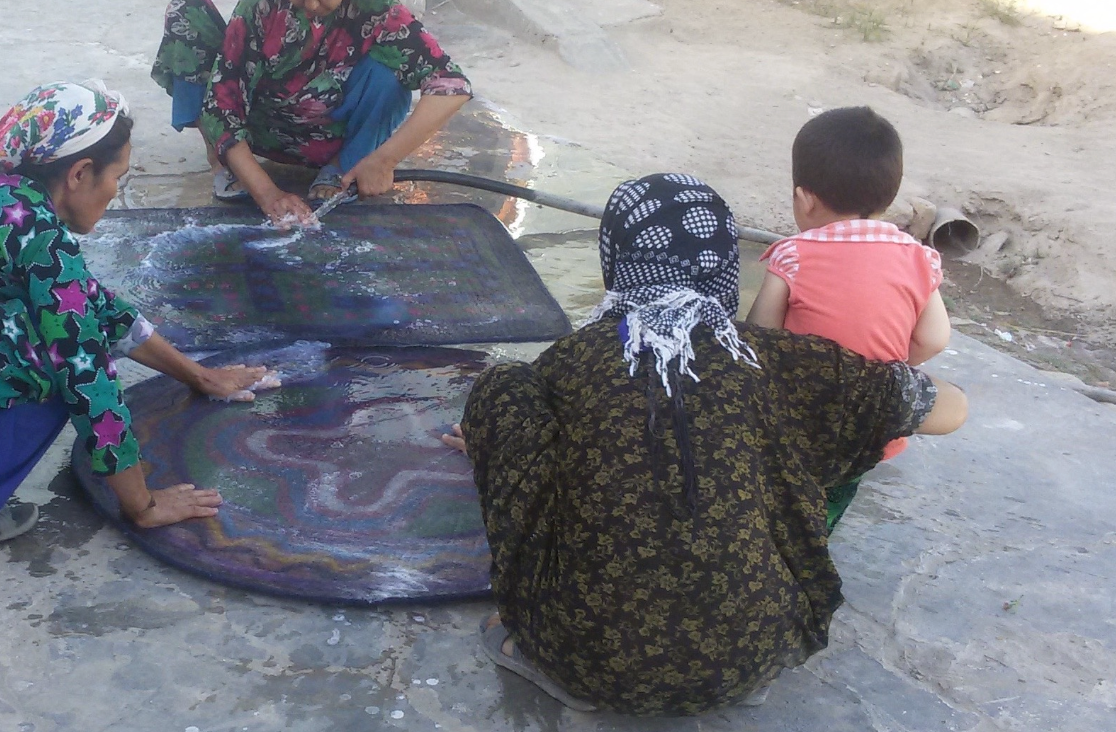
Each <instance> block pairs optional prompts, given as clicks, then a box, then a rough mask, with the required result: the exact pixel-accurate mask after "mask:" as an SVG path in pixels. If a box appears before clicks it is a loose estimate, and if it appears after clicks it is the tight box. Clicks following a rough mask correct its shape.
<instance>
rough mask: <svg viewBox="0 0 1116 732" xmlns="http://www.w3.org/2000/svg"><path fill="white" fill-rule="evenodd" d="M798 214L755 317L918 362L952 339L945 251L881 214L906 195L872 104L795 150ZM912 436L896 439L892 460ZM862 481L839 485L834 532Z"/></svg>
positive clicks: (824, 123) (888, 131) (891, 136)
mask: <svg viewBox="0 0 1116 732" xmlns="http://www.w3.org/2000/svg"><path fill="white" fill-rule="evenodd" d="M791 160H792V175H793V179H794V199H793V208H794V221H795V223H796V224H797V225H798V228H799V231H800V232H801V233H800V234H798V236H793V237H790V238H788V239H784V240H782V241H780V242H776V243H775V244H773V245H772V246H771V248H770V249H768V250H767V251H766V252H765V253H764V255H763V256H762V257H761V259H763V260H767V263H768V264H767V274H766V276H765V277H764V280H763V284H762V285H761V286H760V291H759V294H758V295H756V300H755V302H754V303H753V304H752V309H751V311H750V312H749V313H748V322H749V323H755V324H756V325H762V326H766V327H768V328H786V329H787V330H790V331H793V332H795V333H805V334H813V335H819V336H824V337H825V338H829V339H830V340H834V341H837V342H838V343H840V344H841V345H842V346H844V347H845V348H848V349H849V350H852V351H856V352H857V353H859V354H860V355H862V356H865V357H867V358H871V359H876V360H880V361H906V362H907V363H909V364H911V365H912V366H913V365H917V364H920V363H922V362H923V361H925V360H927V359H929V358H930V357H932V356H934V355H936V354H938V353H939V352H941V350H942V349H943V348H945V346H946V344H947V343H948V342H949V335H950V327H949V315H948V314H947V313H946V309H945V304H944V303H943V302H942V296H941V294H940V293H939V292H938V285H940V284H941V281H942V263H941V258H940V257H939V255H938V252H937V251H935V250H934V249H932V248H930V247H927V246H923V245H922V244H921V243H919V242H918V241H917V240H916V239H914V238H913V237H911V236H909V235H907V234H905V233H903V232H902V231H900V230H899V228H898V227H896V226H895V225H894V224H890V223H887V222H884V221H879V220H876V219H877V217H878V216H880V215H881V214H882V213H883V212H884V211H885V210H886V209H887V207H888V206H890V205H891V202H892V201H893V200H895V195H896V194H897V193H898V192H899V184H900V182H901V181H902V178H903V145H902V142H901V141H900V139H899V133H898V132H896V131H895V128H894V127H892V126H891V124H890V123H889V122H888V121H887V120H885V119H884V118H883V117H881V116H879V115H878V114H876V113H875V112H874V111H872V110H871V109H869V108H868V107H846V108H842V109H833V110H830V111H828V112H825V113H823V114H820V115H818V116H817V117H815V118H813V119H812V120H810V121H809V122H807V123H806V124H805V125H804V126H803V127H802V129H801V130H800V131H799V133H798V135H797V136H796V137H795V140H794V146H793V148H792V150H791ZM905 447H906V439H900V440H896V441H894V442H892V443H891V444H889V445H888V446H887V449H886V450H885V451H884V454H883V458H882V459H884V460H886V459H888V458H891V457H894V456H895V455H898V454H899V453H900V452H902V451H903V449H904V448H905ZM859 482H860V481H859V479H858V480H856V481H853V482H852V483H848V484H845V485H843V486H834V487H831V488H830V489H829V491H828V496H827V497H828V498H829V502H830V506H829V508H830V512H829V528H830V530H832V528H833V526H835V525H836V523H837V520H838V519H840V517H841V514H843V513H844V510H845V508H847V507H848V504H849V503H850V502H851V501H852V498H853V496H854V495H855V494H856V487H857V484H858V483H859Z"/></svg>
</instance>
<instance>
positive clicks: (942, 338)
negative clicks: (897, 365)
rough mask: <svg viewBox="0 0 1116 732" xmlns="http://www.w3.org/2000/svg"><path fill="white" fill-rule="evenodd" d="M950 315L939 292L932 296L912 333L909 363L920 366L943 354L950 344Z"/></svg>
mask: <svg viewBox="0 0 1116 732" xmlns="http://www.w3.org/2000/svg"><path fill="white" fill-rule="evenodd" d="M949 332H950V327H949V313H947V312H946V307H945V303H944V302H942V295H941V293H939V292H938V291H937V290H934V294H933V295H931V296H930V300H929V301H928V302H927V303H926V307H925V308H923V310H922V315H920V316H918V322H917V323H915V328H914V333H911V347H910V353H909V355H908V356H907V363H909V364H910V365H911V366H918V365H919V364H920V363H922V362H923V361H928V360H930V359H931V358H933V357H934V356H937V355H938V354H939V353H941V352H942V349H944V348H945V347H946V346H947V345H948V344H949Z"/></svg>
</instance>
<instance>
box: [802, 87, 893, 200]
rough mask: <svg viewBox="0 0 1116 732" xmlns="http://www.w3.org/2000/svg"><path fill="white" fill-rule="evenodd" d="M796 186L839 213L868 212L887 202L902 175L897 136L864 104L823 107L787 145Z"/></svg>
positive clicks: (885, 121) (891, 128) (888, 125)
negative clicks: (789, 150) (790, 145)
mask: <svg viewBox="0 0 1116 732" xmlns="http://www.w3.org/2000/svg"><path fill="white" fill-rule="evenodd" d="M791 167H792V176H793V178H794V185H795V187H796V188H798V187H802V188H803V189H805V190H807V191H809V192H811V193H813V194H814V195H815V196H817V197H818V198H819V199H820V200H821V202H822V203H824V204H825V205H826V206H828V207H829V208H830V209H832V210H833V211H834V212H836V213H839V214H844V215H848V214H855V215H857V216H859V217H861V218H868V217H869V216H871V215H873V214H878V213H880V212H882V211H883V210H884V209H886V208H887V207H888V206H890V205H891V202H892V201H894V200H895V196H896V194H897V193H899V184H900V183H901V182H902V180H903V142H902V141H901V140H900V139H899V133H898V132H896V131H895V128H894V127H892V126H891V123H890V122H888V121H887V120H886V119H884V118H883V117H881V116H880V115H878V114H876V113H875V112H873V111H872V110H871V109H870V108H868V107H842V108H840V109H831V110H829V111H828V112H823V113H822V114H819V115H818V116H817V117H814V118H813V119H812V120H810V121H809V122H807V123H806V124H805V125H803V126H802V129H801V130H799V131H798V136H797V137H795V138H794V146H793V147H792V148H791Z"/></svg>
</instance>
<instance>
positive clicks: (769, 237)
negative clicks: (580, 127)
mask: <svg viewBox="0 0 1116 732" xmlns="http://www.w3.org/2000/svg"><path fill="white" fill-rule="evenodd" d="M395 181H396V182H397V183H401V182H405V181H426V182H430V183H451V184H453V185H458V186H465V187H466V188H478V189H480V190H482V191H490V192H492V193H499V194H501V195H504V196H512V197H513V198H522V199H523V200H525V201H530V202H531V203H537V204H539V205H540V206H547V207H548V208H556V209H558V210H560V211H569V212H570V213H575V214H580V215H582V216H588V217H589V218H591V219H600V218H601V216H603V215H604V207H603V206H591V205H589V204H587V203H582V202H581V201H575V200H573V199H572V198H566V197H564V196H555V195H553V194H550V193H546V192H544V191H536V190H535V189H533V188H525V187H524V186H517V185H515V184H513V183H508V182H507V181H502V180H492V179H491V178H482V177H481V176H479V175H469V174H468V173H452V172H450V171H448V170H426V169H422V168H405V169H398V170H396V171H395ZM736 228H737V237H738V238H740V239H745V240H747V241H754V242H759V243H761V244H773V243H774V242H777V241H779V240H780V239H782V238H784V237H783V236H782V235H780V234H776V233H774V232H772V231H765V230H763V229H753V228H752V227H750V226H740V225H737V227H736Z"/></svg>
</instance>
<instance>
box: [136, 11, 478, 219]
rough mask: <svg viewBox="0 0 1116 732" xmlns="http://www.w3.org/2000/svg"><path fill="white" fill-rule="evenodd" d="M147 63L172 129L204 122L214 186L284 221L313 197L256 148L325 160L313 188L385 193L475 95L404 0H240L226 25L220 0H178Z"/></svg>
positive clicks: (287, 157) (273, 155) (282, 156)
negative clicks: (293, 186) (281, 178)
mask: <svg viewBox="0 0 1116 732" xmlns="http://www.w3.org/2000/svg"><path fill="white" fill-rule="evenodd" d="M151 75H152V78H154V79H155V80H156V81H157V82H158V83H159V84H160V85H161V86H162V87H163V88H165V89H166V90H167V92H168V93H170V94H171V96H172V98H173V112H172V117H173V119H172V123H173V124H174V125H175V127H176V128H178V129H179V130H181V129H182V128H183V127H193V126H197V127H199V128H200V130H201V133H202V136H203V137H204V138H205V140H206V144H207V146H208V147H209V149H210V153H211V162H212V163H213V164H214V167H215V171H214V172H215V181H214V183H215V188H214V191H215V193H216V194H217V195H218V197H219V198H230V197H234V196H237V195H238V194H239V195H241V196H243V195H245V193H246V194H247V195H250V196H251V197H252V198H253V199H254V200H255V201H256V203H257V204H259V206H260V208H261V209H263V210H264V212H265V213H267V214H268V216H270V217H271V218H272V219H276V220H278V219H281V218H283V217H285V216H289V215H294V216H296V217H298V218H300V219H303V220H308V219H309V217H310V209H309V207H308V206H307V204H306V203H305V201H303V199H302V197H301V196H298V195H296V194H293V193H288V192H285V191H283V190H281V189H280V188H279V187H278V186H276V185H275V183H274V181H272V180H271V177H270V176H269V175H268V174H267V172H266V171H265V170H264V169H263V168H262V167H261V166H260V165H259V163H258V162H257V161H256V158H255V156H256V155H259V156H262V157H265V158H269V159H271V160H275V161H278V162H282V163H294V164H301V165H308V166H312V167H318V168H320V169H321V170H320V172H319V175H318V177H317V178H316V179H315V181H314V184H313V185H312V186H311V190H310V196H311V198H323V197H328V196H330V195H332V194H334V193H336V192H337V191H338V190H339V189H341V188H348V187H349V186H350V185H352V184H354V183H355V184H356V186H357V188H358V190H359V192H360V193H361V195H364V196H372V195H377V194H380V193H383V192H385V191H387V190H389V189H390V188H391V186H392V173H393V171H394V169H395V167H396V165H398V164H399V162H400V161H401V160H403V158H405V157H406V156H407V155H409V154H410V153H411V152H412V151H414V150H415V149H416V148H417V147H418V146H419V145H421V144H422V143H423V142H425V141H426V140H427V139H429V138H430V136H431V135H433V134H434V133H435V132H437V131H438V130H439V129H440V128H441V127H442V125H444V124H445V123H446V121H447V120H448V119H449V118H450V117H452V116H453V114H454V113H455V112H456V111H457V110H458V109H460V108H461V106H462V105H463V104H464V103H465V102H466V101H467V100H468V99H469V98H470V97H471V96H472V89H471V87H470V85H469V80H468V79H466V78H465V75H464V74H463V73H462V72H461V69H460V68H459V67H458V66H457V64H455V63H453V62H452V61H451V60H450V59H449V57H448V56H447V55H446V54H445V52H443V51H442V49H441V47H440V46H439V45H438V42H437V41H436V40H435V39H434V37H433V36H431V35H430V33H428V32H427V31H426V30H425V29H424V28H423V26H422V24H421V23H420V22H419V21H418V20H416V19H415V17H414V16H413V15H412V14H411V12H410V11H409V10H407V8H406V7H404V6H403V5H401V4H399V2H397V0H240V2H239V3H237V5H236V8H235V9H234V10H233V13H232V17H231V18H230V20H229V21H228V23H227V24H226V23H225V21H224V19H223V18H222V16H221V14H220V13H219V12H218V10H217V8H216V7H215V6H214V5H213V2H212V0H171V2H170V5H169V6H168V7H167V13H166V23H165V32H164V36H163V43H162V45H161V46H160V48H159V53H158V56H157V57H156V60H155V66H154V68H153V69H152V72H151ZM416 90H417V91H420V92H421V93H422V96H421V98H420V101H419V103H418V104H417V105H416V106H415V108H414V111H413V112H411V114H410V116H408V114H407V112H408V111H409V110H410V104H411V92H412V91H416Z"/></svg>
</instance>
